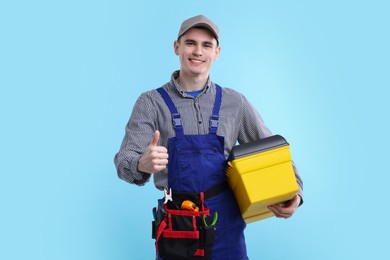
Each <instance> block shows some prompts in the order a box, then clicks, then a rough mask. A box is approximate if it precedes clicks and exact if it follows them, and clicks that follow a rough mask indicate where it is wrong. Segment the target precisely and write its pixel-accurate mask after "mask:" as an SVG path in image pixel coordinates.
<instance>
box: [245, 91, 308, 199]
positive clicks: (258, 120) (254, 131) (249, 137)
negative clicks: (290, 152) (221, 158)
mask: <svg viewBox="0 0 390 260" xmlns="http://www.w3.org/2000/svg"><path fill="white" fill-rule="evenodd" d="M271 135H272V133H271V131H270V130H269V129H268V127H267V126H266V125H265V123H264V121H263V119H262V117H261V116H260V114H259V113H258V112H257V110H256V109H255V108H254V107H253V106H252V105H251V104H250V103H249V101H248V100H247V99H246V98H245V97H244V96H242V114H241V124H240V130H239V135H238V142H239V143H247V142H253V141H256V140H259V139H261V138H265V137H268V136H271ZM292 165H293V170H294V173H295V178H296V180H297V184H298V187H299V190H298V195H299V196H300V197H301V203H300V205H302V203H303V181H302V178H301V176H300V175H299V171H298V169H297V167H296V166H295V163H294V162H292Z"/></svg>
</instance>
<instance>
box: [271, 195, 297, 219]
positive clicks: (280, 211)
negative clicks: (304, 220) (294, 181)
mask: <svg viewBox="0 0 390 260" xmlns="http://www.w3.org/2000/svg"><path fill="white" fill-rule="evenodd" d="M300 203H301V196H299V195H298V194H296V195H295V196H294V197H293V198H292V199H291V200H290V201H289V202H288V204H287V206H281V205H279V204H275V205H272V206H269V207H268V209H269V210H271V211H272V213H274V215H275V216H276V217H277V218H289V217H291V216H292V215H293V214H294V212H295V210H296V209H297V208H298V206H299V204H300Z"/></svg>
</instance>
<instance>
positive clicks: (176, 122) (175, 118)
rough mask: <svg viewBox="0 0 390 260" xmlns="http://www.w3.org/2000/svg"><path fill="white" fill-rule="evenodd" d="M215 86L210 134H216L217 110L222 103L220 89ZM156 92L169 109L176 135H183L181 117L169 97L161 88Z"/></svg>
mask: <svg viewBox="0 0 390 260" xmlns="http://www.w3.org/2000/svg"><path fill="white" fill-rule="evenodd" d="M215 86H216V94H215V102H214V107H213V112H212V114H211V116H210V134H217V130H218V121H219V110H220V108H221V103H222V88H221V87H220V86H219V85H217V84H215ZM157 91H158V93H160V95H161V97H162V98H163V99H164V101H165V103H166V105H167V106H168V108H169V111H171V115H172V123H173V127H174V128H175V131H176V135H184V131H183V125H182V121H181V116H180V114H179V112H178V111H177V108H176V106H175V104H174V103H173V101H172V99H171V97H170V96H169V95H168V93H167V92H166V91H165V90H164V89H163V88H162V87H160V88H158V89H157Z"/></svg>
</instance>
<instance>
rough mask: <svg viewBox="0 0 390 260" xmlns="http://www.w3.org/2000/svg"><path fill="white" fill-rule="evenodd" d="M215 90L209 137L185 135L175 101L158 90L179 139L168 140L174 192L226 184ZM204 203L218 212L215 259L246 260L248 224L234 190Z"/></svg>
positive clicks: (218, 98)
mask: <svg viewBox="0 0 390 260" xmlns="http://www.w3.org/2000/svg"><path fill="white" fill-rule="evenodd" d="M216 90H217V92H216V98H215V103H214V108H213V112H212V116H211V118H210V132H209V134H205V135H184V130H183V126H182V123H181V117H180V114H179V113H178V111H177V109H176V107H175V105H174V103H173V101H172V100H171V98H170V97H169V95H168V93H167V92H166V91H165V90H164V89H163V88H159V89H157V91H158V92H159V93H160V94H161V96H162V97H163V99H164V101H165V103H166V104H167V106H168V108H169V110H170V112H171V114H172V120H173V125H174V128H175V131H176V136H175V137H172V138H170V139H169V140H168V154H169V160H168V161H169V162H168V185H169V188H171V189H172V190H173V191H177V192H193V193H199V192H205V191H207V190H210V189H211V188H213V187H215V186H217V185H220V184H221V183H223V182H226V177H225V167H226V159H225V155H224V137H222V136H218V135H217V128H218V118H219V110H220V107H221V102H222V89H221V87H220V86H218V85H216ZM204 203H205V206H206V207H207V208H209V209H210V211H211V212H215V211H217V212H218V221H217V223H216V229H215V240H214V246H213V251H212V259H213V260H247V259H248V257H247V253H246V245H245V239H244V229H245V226H246V224H245V222H244V220H243V218H242V216H241V213H240V210H239V208H238V205H237V202H236V200H235V198H234V195H233V192H232V191H231V189H230V188H227V189H225V190H224V191H223V192H222V193H219V194H218V195H216V196H213V197H211V198H206V199H205V202H204ZM212 214H213V213H212ZM214 214H215V213H214ZM159 259H160V260H169V259H162V258H161V257H159Z"/></svg>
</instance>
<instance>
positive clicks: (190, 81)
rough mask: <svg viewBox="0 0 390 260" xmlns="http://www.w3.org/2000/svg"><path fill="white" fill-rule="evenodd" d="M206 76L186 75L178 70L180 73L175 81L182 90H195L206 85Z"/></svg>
mask: <svg viewBox="0 0 390 260" xmlns="http://www.w3.org/2000/svg"><path fill="white" fill-rule="evenodd" d="M208 78H209V77H208V75H207V77H202V76H198V77H193V76H191V77H186V75H183V74H182V73H181V72H180V75H179V77H178V78H177V79H176V81H177V83H179V85H180V86H181V87H182V88H183V90H184V91H197V90H201V89H203V88H204V87H205V86H206V83H207V80H208Z"/></svg>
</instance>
